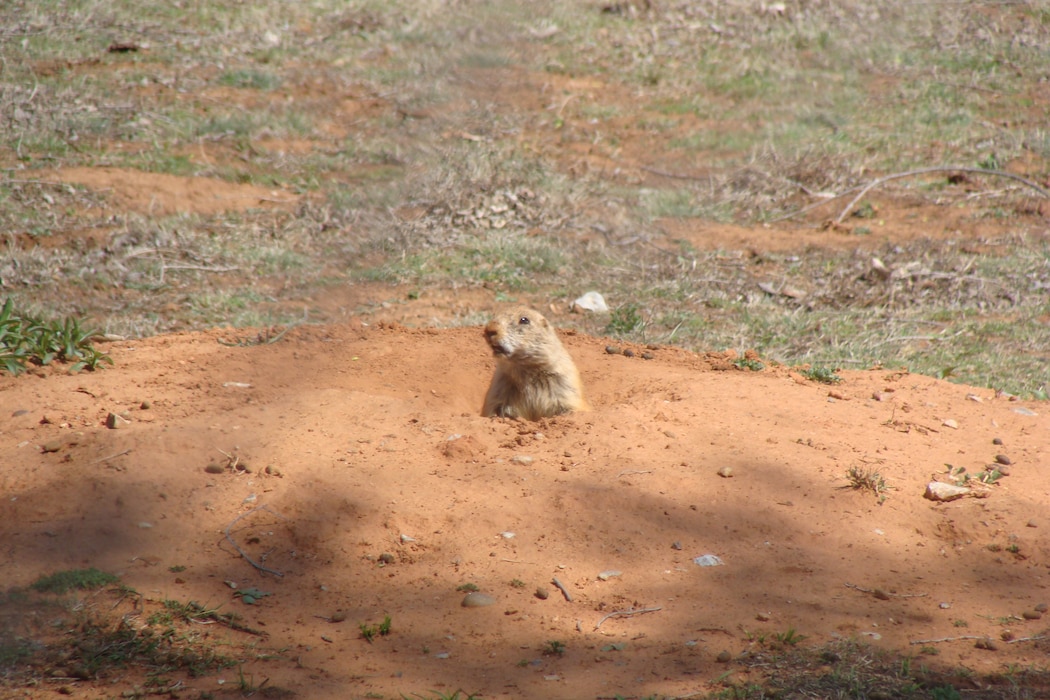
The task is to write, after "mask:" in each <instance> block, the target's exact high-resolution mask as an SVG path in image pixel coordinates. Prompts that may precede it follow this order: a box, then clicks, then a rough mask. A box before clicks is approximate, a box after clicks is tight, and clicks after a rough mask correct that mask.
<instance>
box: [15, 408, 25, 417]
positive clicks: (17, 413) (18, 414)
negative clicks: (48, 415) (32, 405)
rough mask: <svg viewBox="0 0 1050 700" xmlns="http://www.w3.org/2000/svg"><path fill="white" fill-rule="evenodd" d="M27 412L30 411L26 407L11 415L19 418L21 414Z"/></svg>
mask: <svg viewBox="0 0 1050 700" xmlns="http://www.w3.org/2000/svg"><path fill="white" fill-rule="evenodd" d="M27 413H29V411H27V410H25V409H24V408H20V409H18V410H17V411H15V412H14V413H12V414H11V416H12V417H14V418H18V417H19V416H24V415H25V414H27Z"/></svg>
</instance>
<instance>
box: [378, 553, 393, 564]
mask: <svg viewBox="0 0 1050 700" xmlns="http://www.w3.org/2000/svg"><path fill="white" fill-rule="evenodd" d="M379 561H380V563H382V564H393V563H394V562H395V561H396V559H394V555H393V554H391V553H390V552H383V553H382V554H380V555H379Z"/></svg>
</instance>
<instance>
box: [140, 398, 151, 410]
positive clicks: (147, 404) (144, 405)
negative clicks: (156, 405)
mask: <svg viewBox="0 0 1050 700" xmlns="http://www.w3.org/2000/svg"><path fill="white" fill-rule="evenodd" d="M139 408H141V409H142V410H143V411H148V410H149V409H151V408H153V403H152V402H151V401H148V400H147V401H143V402H142V403H140V404H139Z"/></svg>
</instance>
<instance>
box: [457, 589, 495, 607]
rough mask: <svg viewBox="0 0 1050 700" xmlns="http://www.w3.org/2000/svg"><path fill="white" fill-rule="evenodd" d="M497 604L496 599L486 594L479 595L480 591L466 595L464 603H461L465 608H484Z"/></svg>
mask: <svg viewBox="0 0 1050 700" xmlns="http://www.w3.org/2000/svg"><path fill="white" fill-rule="evenodd" d="M495 604H496V599H495V598H493V597H492V596H490V595H488V594H486V593H479V592H478V591H473V592H471V593H468V594H466V595H465V596H463V602H462V603H460V605H462V606H463V607H464V608H484V607H487V606H489V605H495Z"/></svg>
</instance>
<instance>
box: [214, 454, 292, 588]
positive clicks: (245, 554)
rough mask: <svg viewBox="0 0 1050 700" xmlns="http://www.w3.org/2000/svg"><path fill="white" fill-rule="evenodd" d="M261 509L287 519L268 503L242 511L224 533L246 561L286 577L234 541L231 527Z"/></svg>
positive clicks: (270, 572)
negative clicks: (254, 558)
mask: <svg viewBox="0 0 1050 700" xmlns="http://www.w3.org/2000/svg"><path fill="white" fill-rule="evenodd" d="M219 451H220V452H222V450H219ZM223 454H226V453H225V452H223ZM260 510H266V511H269V512H270V513H273V514H274V515H276V516H277V517H278V518H281V519H282V520H285V519H286V518H285V517H284V516H283V515H281V514H280V513H278V512H276V511H274V510H272V509H271V508H270V506H268V505H262V506H259V507H258V508H252V509H251V510H249V511H245V512H244V513H241V514H240V515H238V516H237V517H236V518H234V519H233V522H231V523H230V524H229V525H227V526H226V529H225V530H224V531H223V534H224V535H226V539H227V540H229V541H230V544H232V545H233V548H234V549H236V550H237V553H238V554H240V555H241V556H242V557H244V559H245V560H246V561H247V562H248V563H249V564H251V565H252V566H254V567H255V568H256V569H258V570H259V571H265V572H266V573H268V574H273V575H274V576H279V577H281V578H284V574H282V573H281V572H280V571H277V570H275V569H271V568H269V567H266V566H263V565H262V564H259V563H257V562H255V561H254V560H253V559H252V558H251V557H249V556H248V554H247V553H246V552H245V551H244V550H243V549H241V548H240V546H239V545H238V544H237V543H236V542H234V541H233V537H231V536H230V529H231V528H232V527H233V526H234V525H236V524H237V521H238V520H240V519H241V518H243V517H244V516H246V515H251V514H252V513H255V512H256V511H260Z"/></svg>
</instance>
